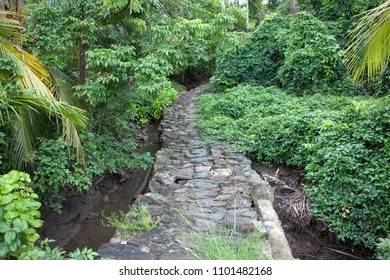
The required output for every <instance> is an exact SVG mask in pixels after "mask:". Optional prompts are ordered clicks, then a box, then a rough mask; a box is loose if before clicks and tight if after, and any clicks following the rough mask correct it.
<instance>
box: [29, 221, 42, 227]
mask: <svg viewBox="0 0 390 280" xmlns="http://www.w3.org/2000/svg"><path fill="white" fill-rule="evenodd" d="M29 223H30V225H31V226H33V227H35V228H40V227H41V226H42V225H43V221H41V220H32V221H29Z"/></svg>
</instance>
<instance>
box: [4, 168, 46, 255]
mask: <svg viewBox="0 0 390 280" xmlns="http://www.w3.org/2000/svg"><path fill="white" fill-rule="evenodd" d="M30 182H31V180H30V176H29V175H28V174H26V173H22V172H19V171H15V170H12V171H10V172H9V173H7V174H5V175H0V259H10V258H22V259H23V258H28V257H29V256H30V255H32V254H33V253H34V252H35V249H36V248H35V242H36V241H37V240H38V239H39V235H38V234H37V232H36V228H39V227H41V226H42V221H41V220H40V219H39V218H40V215H41V213H40V212H39V211H38V209H39V207H41V203H39V202H38V201H37V198H38V196H37V195H36V194H35V193H34V190H33V189H32V188H31V187H29V186H28V184H29V183H30ZM35 253H36V252H35Z"/></svg>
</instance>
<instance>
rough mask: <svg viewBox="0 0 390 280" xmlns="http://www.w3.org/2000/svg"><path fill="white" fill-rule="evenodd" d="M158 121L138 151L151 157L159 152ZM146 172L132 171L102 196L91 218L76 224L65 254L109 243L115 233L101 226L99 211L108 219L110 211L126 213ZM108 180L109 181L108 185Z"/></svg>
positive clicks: (148, 132) (150, 128)
mask: <svg viewBox="0 0 390 280" xmlns="http://www.w3.org/2000/svg"><path fill="white" fill-rule="evenodd" d="M158 127H159V122H156V123H153V124H151V125H149V126H148V128H147V130H146V135H147V139H146V140H145V142H144V144H143V145H142V147H141V148H140V149H139V150H138V151H139V152H140V153H145V152H149V153H150V154H151V155H152V156H154V155H155V154H156V152H157V151H158V150H160V149H161V144H160V132H159V130H158ZM146 173H147V171H146V170H143V169H137V170H133V171H132V172H131V173H130V174H128V175H129V176H130V178H129V179H128V180H126V181H125V182H124V183H123V184H121V185H120V188H119V189H118V190H117V191H114V192H109V193H107V194H106V195H104V196H105V199H104V200H105V201H106V202H105V201H99V202H98V203H96V204H95V205H94V207H93V208H92V214H91V216H92V217H93V218H91V219H87V220H84V221H82V222H80V223H79V230H78V233H77V234H76V235H74V236H73V237H72V238H71V239H70V240H69V242H68V244H67V245H65V246H64V249H66V250H67V251H73V250H75V249H76V248H84V247H88V248H92V249H94V250H95V251H97V249H98V248H99V246H100V245H101V244H103V243H108V242H109V240H110V239H111V238H112V237H113V235H114V233H115V229H114V228H109V227H105V226H103V225H102V223H101V219H102V212H104V215H105V216H109V215H110V214H111V213H112V212H118V211H119V210H121V211H123V212H128V210H129V205H130V200H131V199H132V198H133V197H134V194H135V193H136V192H137V190H138V189H139V186H140V185H141V184H142V183H143V181H144V178H145V175H146ZM112 180H113V179H112V178H111V177H110V176H107V178H105V179H104V180H103V181H102V182H101V183H100V184H101V185H106V184H107V185H109V184H112ZM110 181H111V182H110Z"/></svg>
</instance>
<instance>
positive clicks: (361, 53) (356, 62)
mask: <svg viewBox="0 0 390 280" xmlns="http://www.w3.org/2000/svg"><path fill="white" fill-rule="evenodd" d="M350 37H351V38H352V39H351V41H352V43H351V44H350V46H349V47H348V48H347V49H346V55H345V59H344V61H345V62H346V63H347V66H348V69H349V70H350V72H351V73H352V76H353V79H354V80H355V81H356V80H359V79H361V78H362V77H364V76H365V75H367V77H368V79H369V80H370V79H372V78H374V77H375V76H376V75H378V74H379V73H381V72H383V71H384V70H385V69H386V67H387V65H388V62H389V59H390V0H388V1H385V2H384V3H383V4H381V5H380V6H378V7H376V8H374V9H371V10H369V11H367V12H365V13H363V14H362V18H361V19H360V20H359V22H358V24H357V26H356V28H355V29H354V30H353V31H352V32H351V33H350Z"/></svg>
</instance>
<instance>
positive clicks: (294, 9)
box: [291, 0, 298, 14]
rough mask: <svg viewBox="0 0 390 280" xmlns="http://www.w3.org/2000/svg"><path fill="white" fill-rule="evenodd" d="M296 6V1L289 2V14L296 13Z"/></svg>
mask: <svg viewBox="0 0 390 280" xmlns="http://www.w3.org/2000/svg"><path fill="white" fill-rule="evenodd" d="M297 5H298V1H297V0H292V1H291V14H296V13H297Z"/></svg>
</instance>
